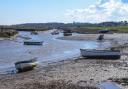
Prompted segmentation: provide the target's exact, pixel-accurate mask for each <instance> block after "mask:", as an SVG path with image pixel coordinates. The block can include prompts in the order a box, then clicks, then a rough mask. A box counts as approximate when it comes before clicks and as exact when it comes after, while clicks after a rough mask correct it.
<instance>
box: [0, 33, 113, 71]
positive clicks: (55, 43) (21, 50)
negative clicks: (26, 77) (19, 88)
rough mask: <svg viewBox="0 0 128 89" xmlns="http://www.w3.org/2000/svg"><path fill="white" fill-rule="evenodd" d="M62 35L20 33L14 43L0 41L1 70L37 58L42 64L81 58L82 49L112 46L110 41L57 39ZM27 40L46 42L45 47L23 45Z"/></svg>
mask: <svg viewBox="0 0 128 89" xmlns="http://www.w3.org/2000/svg"><path fill="white" fill-rule="evenodd" d="M62 35H63V34H59V35H51V34H50V33H49V32H45V33H43V32H40V33H39V34H38V35H31V33H30V32H19V36H18V37H17V38H16V39H15V40H13V41H9V40H4V41H0V49H1V51H0V70H4V69H5V68H7V69H8V68H12V67H14V63H15V62H16V61H21V60H28V59H32V58H37V59H38V61H40V63H41V62H48V61H58V60H65V59H67V58H73V57H78V56H80V50H79V49H80V48H87V49H94V48H105V47H108V46H110V45H111V44H110V42H109V41H104V42H97V41H69V40H68V41H66V40H59V39H56V38H57V37H59V36H62ZM25 38H30V39H25ZM25 40H39V41H44V44H43V46H26V45H23V42H24V41H25Z"/></svg>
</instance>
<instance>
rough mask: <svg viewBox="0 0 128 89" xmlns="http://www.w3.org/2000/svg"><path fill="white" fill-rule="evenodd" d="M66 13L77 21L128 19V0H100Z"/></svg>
mask: <svg viewBox="0 0 128 89" xmlns="http://www.w3.org/2000/svg"><path fill="white" fill-rule="evenodd" d="M66 15H67V17H68V18H70V20H72V21H77V22H93V23H95V22H104V21H121V20H127V21H128V0H99V2H98V3H97V4H95V5H91V6H89V7H88V8H85V9H75V10H67V13H66Z"/></svg>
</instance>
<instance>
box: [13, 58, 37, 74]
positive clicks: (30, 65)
mask: <svg viewBox="0 0 128 89" xmlns="http://www.w3.org/2000/svg"><path fill="white" fill-rule="evenodd" d="M36 66H37V60H35V59H32V60H27V61H19V62H16V63H15V68H16V69H17V70H18V73H20V72H26V71H29V70H33V69H34V68H35V67H36Z"/></svg>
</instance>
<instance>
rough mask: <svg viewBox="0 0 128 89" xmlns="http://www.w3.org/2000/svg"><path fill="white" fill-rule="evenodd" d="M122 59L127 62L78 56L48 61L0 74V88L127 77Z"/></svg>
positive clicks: (90, 82)
mask: <svg viewBox="0 0 128 89" xmlns="http://www.w3.org/2000/svg"><path fill="white" fill-rule="evenodd" d="M124 61H126V62H128V61H127V60H125V59H123V58H122V59H121V60H96V59H93V60H91V59H84V58H78V59H73V60H66V61H59V62H55V63H49V64H48V65H47V66H45V67H43V66H38V67H37V68H36V69H35V70H32V71H28V72H24V73H20V74H14V75H6V76H5V75H4V76H3V77H2V76H1V77H0V89H19V88H20V87H21V86H19V85H20V84H29V83H31V82H34V81H38V82H43V81H46V82H49V81H59V80H64V81H70V82H72V83H74V84H77V83H78V82H81V81H84V82H86V83H87V84H98V83H100V82H102V81H107V80H108V79H109V78H126V77H128V71H127V69H128V68H127V66H125V65H124V64H125V63H123V62H124ZM5 85H6V86H5ZM3 87H4V88H3ZM15 87H18V88H15ZM127 88H128V86H126V87H124V86H123V88H122V89H127ZM23 89H27V88H23ZM28 89H29V88H28Z"/></svg>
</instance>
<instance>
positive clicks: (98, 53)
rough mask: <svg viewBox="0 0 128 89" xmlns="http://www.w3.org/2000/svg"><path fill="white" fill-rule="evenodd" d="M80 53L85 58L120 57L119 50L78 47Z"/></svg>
mask: <svg viewBox="0 0 128 89" xmlns="http://www.w3.org/2000/svg"><path fill="white" fill-rule="evenodd" d="M80 51H81V55H82V56H83V57H85V58H93V59H97V58H98V59H120V57H121V53H120V51H119V50H95V49H93V50H91V49H90V50H88V49H80Z"/></svg>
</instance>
